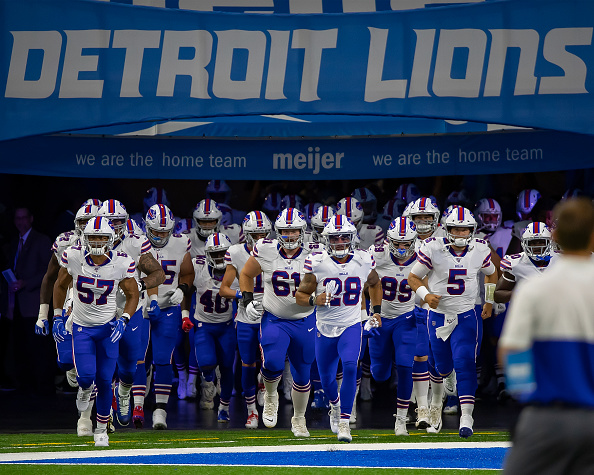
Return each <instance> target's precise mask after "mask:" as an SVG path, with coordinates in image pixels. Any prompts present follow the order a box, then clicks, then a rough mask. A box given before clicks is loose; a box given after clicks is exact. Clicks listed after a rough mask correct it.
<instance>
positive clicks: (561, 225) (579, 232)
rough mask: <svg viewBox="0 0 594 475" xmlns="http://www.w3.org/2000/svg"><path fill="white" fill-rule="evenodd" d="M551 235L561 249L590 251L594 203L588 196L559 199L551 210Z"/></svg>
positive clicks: (592, 240)
mask: <svg viewBox="0 0 594 475" xmlns="http://www.w3.org/2000/svg"><path fill="white" fill-rule="evenodd" d="M553 218H554V219H555V222H556V227H555V229H554V231H553V237H554V239H555V241H556V242H557V243H558V244H559V246H560V247H561V249H562V250H563V251H569V252H576V251H592V250H594V249H591V245H592V243H593V242H594V239H593V234H594V205H593V204H592V201H590V200H589V199H588V198H572V199H569V200H565V201H561V202H560V203H559V204H557V206H555V209H554V210H553Z"/></svg>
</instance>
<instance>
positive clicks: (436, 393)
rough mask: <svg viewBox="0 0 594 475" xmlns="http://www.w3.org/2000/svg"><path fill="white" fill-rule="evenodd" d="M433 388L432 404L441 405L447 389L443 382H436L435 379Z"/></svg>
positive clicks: (432, 384) (432, 383) (432, 382)
mask: <svg viewBox="0 0 594 475" xmlns="http://www.w3.org/2000/svg"><path fill="white" fill-rule="evenodd" d="M431 390H432V392H433V395H432V396H431V405H432V406H441V405H442V404H443V392H444V391H445V389H444V387H443V382H441V383H436V382H435V381H431Z"/></svg>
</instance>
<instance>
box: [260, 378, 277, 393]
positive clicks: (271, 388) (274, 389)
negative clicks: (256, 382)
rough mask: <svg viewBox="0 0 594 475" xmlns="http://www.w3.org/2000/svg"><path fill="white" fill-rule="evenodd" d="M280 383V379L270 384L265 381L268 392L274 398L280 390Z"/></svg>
mask: <svg viewBox="0 0 594 475" xmlns="http://www.w3.org/2000/svg"><path fill="white" fill-rule="evenodd" d="M279 381H280V379H276V380H275V381H273V382H271V383H269V382H268V381H266V379H264V386H265V387H266V392H267V393H268V394H270V395H271V396H274V395H275V394H276V392H277V390H278V383H279Z"/></svg>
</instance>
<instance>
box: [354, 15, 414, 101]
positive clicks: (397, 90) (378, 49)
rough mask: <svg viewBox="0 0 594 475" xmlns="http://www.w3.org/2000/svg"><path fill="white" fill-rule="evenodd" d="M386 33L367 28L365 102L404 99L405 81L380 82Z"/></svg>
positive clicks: (386, 41)
mask: <svg viewBox="0 0 594 475" xmlns="http://www.w3.org/2000/svg"><path fill="white" fill-rule="evenodd" d="M388 31H389V30H384V29H379V28H371V27H370V28H369V33H370V35H371V38H370V41H369V61H368V63H367V78H366V79H365V96H364V97H365V102H377V101H381V100H382V99H390V98H398V99H403V98H404V97H406V87H407V85H408V81H407V80H406V79H389V80H388V79H387V80H382V74H383V72H384V63H385V59H386V45H387V43H388Z"/></svg>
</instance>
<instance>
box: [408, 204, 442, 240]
mask: <svg viewBox="0 0 594 475" xmlns="http://www.w3.org/2000/svg"><path fill="white" fill-rule="evenodd" d="M403 216H406V217H407V218H409V219H410V220H412V221H413V222H414V223H415V226H416V227H417V232H418V233H420V234H430V233H432V232H433V231H435V230H436V229H437V225H438V224H439V208H437V207H436V206H435V205H434V204H433V202H432V201H431V199H430V198H425V197H422V198H419V199H417V200H415V201H413V202H412V203H409V205H408V206H407V207H406V210H405V212H404V215H403Z"/></svg>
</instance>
